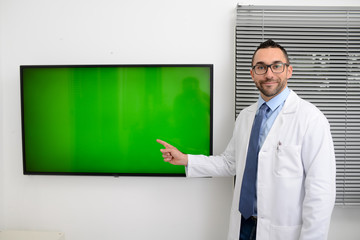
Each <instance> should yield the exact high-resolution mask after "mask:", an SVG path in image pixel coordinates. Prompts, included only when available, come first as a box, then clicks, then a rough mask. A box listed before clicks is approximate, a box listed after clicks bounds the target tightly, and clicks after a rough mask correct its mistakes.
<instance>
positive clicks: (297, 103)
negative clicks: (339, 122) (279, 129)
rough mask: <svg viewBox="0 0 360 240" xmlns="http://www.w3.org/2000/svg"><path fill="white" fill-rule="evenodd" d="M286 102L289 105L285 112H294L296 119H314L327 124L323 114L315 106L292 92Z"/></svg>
mask: <svg viewBox="0 0 360 240" xmlns="http://www.w3.org/2000/svg"><path fill="white" fill-rule="evenodd" d="M288 100H289V102H288ZM288 100H287V102H288V103H289V105H288V106H287V110H288V111H289V110H291V109H293V110H294V111H296V113H297V114H296V115H297V116H298V117H300V118H306V119H308V120H310V121H311V120H314V119H321V120H324V121H326V122H327V119H326V117H325V115H324V113H323V112H322V111H321V110H320V109H319V108H318V107H317V106H315V104H313V103H311V102H309V101H307V100H305V99H303V98H301V97H299V96H298V95H297V94H296V93H295V92H294V91H291V93H290V95H289V98H288ZM290 105H291V106H290ZM284 107H285V106H284ZM285 111H286V110H285Z"/></svg>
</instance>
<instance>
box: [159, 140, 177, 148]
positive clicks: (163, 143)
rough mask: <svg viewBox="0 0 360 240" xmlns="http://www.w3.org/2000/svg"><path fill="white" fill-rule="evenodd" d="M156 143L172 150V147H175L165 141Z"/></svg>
mask: <svg viewBox="0 0 360 240" xmlns="http://www.w3.org/2000/svg"><path fill="white" fill-rule="evenodd" d="M156 141H157V142H158V143H160V144H161V145H163V146H164V147H166V148H171V147H173V146H172V145H170V144H168V143H167V142H165V141H163V140H160V139H156Z"/></svg>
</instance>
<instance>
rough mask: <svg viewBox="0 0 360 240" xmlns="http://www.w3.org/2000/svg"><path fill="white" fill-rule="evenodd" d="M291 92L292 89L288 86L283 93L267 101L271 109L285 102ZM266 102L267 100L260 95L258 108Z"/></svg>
mask: <svg viewBox="0 0 360 240" xmlns="http://www.w3.org/2000/svg"><path fill="white" fill-rule="evenodd" d="M289 94H290V89H289V88H288V87H286V88H285V89H284V90H283V91H282V92H281V93H279V94H278V95H276V96H275V97H273V98H272V99H270V100H269V101H268V102H266V105H268V107H269V108H270V109H271V111H274V110H275V109H277V108H278V107H279V106H280V105H281V104H282V103H283V102H285V100H286V99H287V97H288V96H289ZM264 102H265V100H264V99H263V98H262V97H261V95H260V96H259V99H258V103H259V104H258V107H257V109H259V108H260V107H261V105H263V103H264Z"/></svg>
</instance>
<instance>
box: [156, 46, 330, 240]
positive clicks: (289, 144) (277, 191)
mask: <svg viewBox="0 0 360 240" xmlns="http://www.w3.org/2000/svg"><path fill="white" fill-rule="evenodd" d="M292 71H293V69H292V66H291V65H290V63H289V59H288V56H287V52H286V50H285V49H284V48H283V47H282V46H280V45H279V44H277V43H275V42H274V41H272V40H268V41H266V42H264V43H262V44H260V46H259V47H258V49H257V50H256V51H255V53H254V55H253V59H252V68H251V70H250V74H251V77H252V79H253V81H254V83H255V85H256V87H257V88H258V89H259V91H260V96H259V99H258V102H257V103H255V104H253V105H251V106H249V107H247V108H245V109H244V110H243V111H241V112H240V114H239V116H238V117H237V119H236V123H235V129H234V132H233V136H232V139H231V140H230V142H229V144H228V146H227V148H226V150H225V151H224V153H222V154H221V155H219V156H210V157H207V156H203V155H187V154H183V153H181V152H180V151H178V150H177V149H176V148H175V147H173V146H171V145H170V144H168V143H166V142H164V141H161V140H158V142H159V143H161V144H163V145H164V146H165V149H161V152H162V153H163V157H164V161H166V162H169V163H171V164H175V165H184V166H187V176H188V177H205V176H233V175H236V176H237V177H236V183H235V189H234V196H233V203H232V208H231V216H230V226H229V234H228V240H238V239H241V240H249V239H257V240H295V239H296V240H310V239H311V240H326V239H327V234H328V229H329V224H330V219H331V213H332V209H333V206H334V201H335V156H334V147H333V142H332V137H331V133H330V126H329V123H328V121H327V119H326V118H325V116H324V115H323V114H322V113H321V112H320V111H319V110H318V109H317V108H316V107H315V106H314V105H312V104H311V103H309V102H306V101H304V100H302V99H301V98H300V97H298V96H297V95H296V93H295V92H293V91H291V90H289V88H288V87H287V81H288V79H289V78H290V77H291V76H292ZM263 103H265V104H263ZM255 115H256V116H255ZM254 119H255V120H254ZM253 126H254V127H253ZM259 131H260V133H259ZM256 132H257V133H256Z"/></svg>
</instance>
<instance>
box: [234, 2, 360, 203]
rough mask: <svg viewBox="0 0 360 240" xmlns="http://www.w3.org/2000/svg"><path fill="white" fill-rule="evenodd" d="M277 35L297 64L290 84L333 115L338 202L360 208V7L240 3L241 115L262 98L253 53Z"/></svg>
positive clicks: (238, 78)
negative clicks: (254, 73) (255, 78)
mask: <svg viewBox="0 0 360 240" xmlns="http://www.w3.org/2000/svg"><path fill="white" fill-rule="evenodd" d="M267 39H273V40H274V41H276V42H278V43H280V44H281V45H282V46H283V47H285V49H286V50H287V51H288V54H289V58H290V63H291V65H292V66H293V69H294V70H293V76H292V78H291V79H289V81H288V85H289V88H291V89H292V90H294V91H295V92H296V93H297V94H298V95H299V96H300V97H302V98H303V99H306V100H308V101H310V102H312V103H313V104H315V105H316V106H317V107H318V108H319V109H320V110H321V111H322V112H323V113H324V114H325V115H326V117H327V118H328V120H329V122H330V125H331V132H332V136H333V139H334V145H335V154H336V167H337V174H336V190H337V197H336V204H337V205H347V206H353V205H359V206H360V8H359V7H342V8H341V7H340V8H339V7H336V8H335V7H286V6H242V5H238V7H237V20H236V68H235V71H236V73H235V74H236V80H235V84H236V86H235V91H236V103H235V112H236V116H237V115H238V114H239V112H240V111H241V110H242V109H243V108H245V107H246V106H248V105H250V104H252V103H254V102H255V101H256V100H257V97H258V90H257V89H256V87H255V85H254V83H253V81H252V79H251V76H250V73H249V71H250V67H251V57H252V54H253V52H254V51H255V49H256V48H257V47H258V45H259V44H260V43H261V42H263V41H265V40H267Z"/></svg>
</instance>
